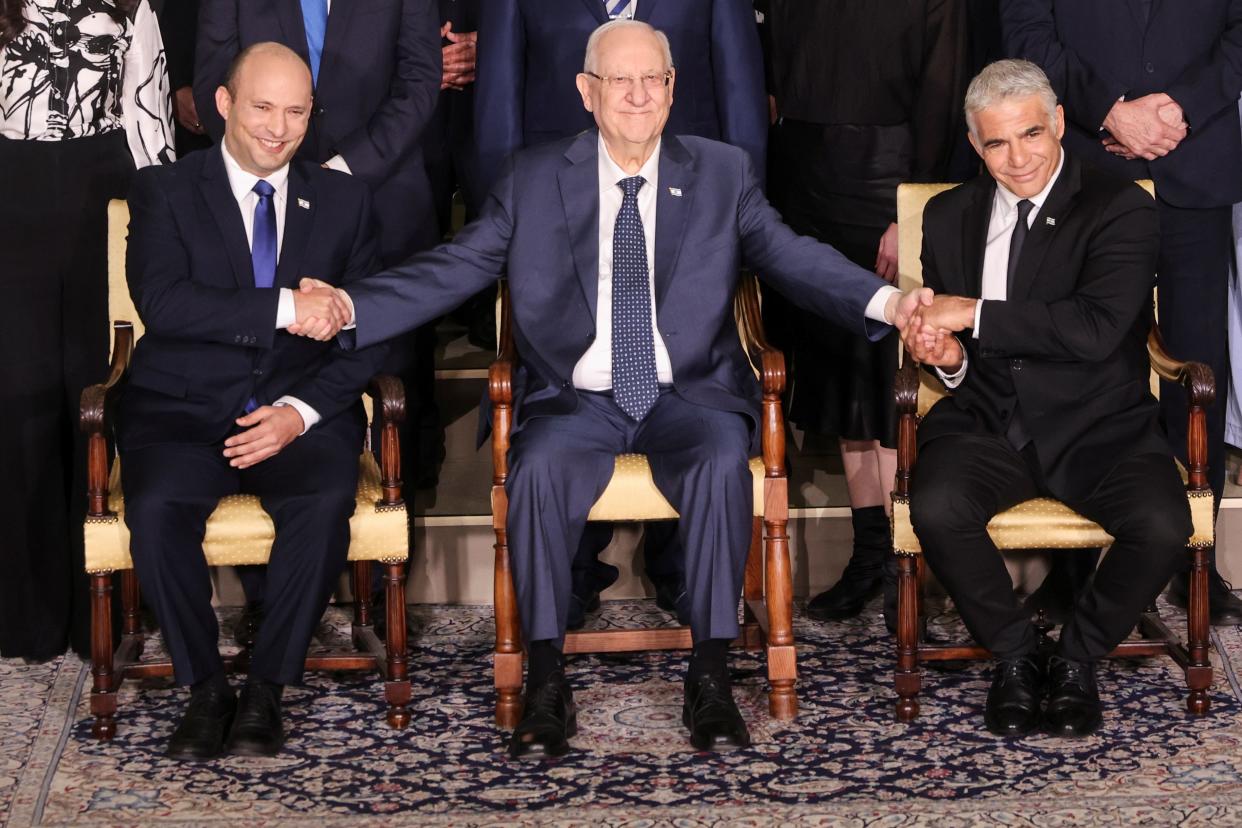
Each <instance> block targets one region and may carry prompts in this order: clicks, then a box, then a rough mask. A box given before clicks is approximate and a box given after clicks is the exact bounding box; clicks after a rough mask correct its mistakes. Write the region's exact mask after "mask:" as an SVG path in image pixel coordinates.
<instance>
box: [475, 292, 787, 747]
mask: <svg viewBox="0 0 1242 828" xmlns="http://www.w3.org/2000/svg"><path fill="white" fill-rule="evenodd" d="M499 305H500V309H499V313H498V316H497V319H498V322H499V325H500V337H499V339H498V344H499V352H500V353H499V355H498V356H497V358H496V361H495V362H493V363H492V366H491V369H490V371H489V372H488V384H489V394H490V397H491V402H492V464H493V468H494V469H495V471H494V475H493V478H492V526H493V528H494V529H495V531H496V574H495V590H496V598H495V607H496V610H495V611H496V651H495V681H496V723H497V724H499V725H500V726H501V727H506V728H512V727H514V726H516V725H517V723H518V720H519V718H520V717H521V712H522V698H521V692H522V658H523V651H522V641H521V627H520V624H519V620H518V610H517V598H516V595H515V593H514V587H513V575H512V572H511V570H510V568H509V546H508V539H507V533H506V529H505V524H506V516H507V514H508V498H507V496H506V493H505V479H506V478H507V476H508V468H509V465H508V462H509V461H508V456H509V435H510V429H511V427H512V425H513V374H514V370H515V369H516V367H517V362H518V355H517V351H516V349H515V348H514V344H513V332H512V329H511V324H512V323H511V319H510V307H509V302H508V293H507V287H506V286H505V285H504V284H503V283H502V285H501V288H500V300H499ZM733 306H734V313H735V315H736V317H737V325H738V335H739V337H740V338H741V340H742V345H743V347H744V348H745V349H746V353H747V355H748V356H749V358H750V361H751V366H752V367H754V368H755V373H756V375H757V376H758V377H759V378H760V380H761V382H762V384H763V419H762V425H761V428H762V435H761V438H762V449H763V454H762V457H756V458H752V459H751V461H750V468H751V473H752V475H753V476H754V504H755V505H754V510H753V511H754V529H753V532H752V534H751V547H750V553H749V556H748V558H747V561H746V577H745V582H744V586H743V599H744V602H745V607H744V620H743V625H742V635H741V637H740V638H739V639H738V641H737V642H735V643H740V644H742V645H743V646H745V647H746V648H747V649H757V648H758V647H759V646H761V644H766V649H767V658H768V682H769V684H770V685H771V690H770V691H769V694H768V707H769V710H770V712H771V714H772V716H774V717H775V718H777V719H792V718H794V717H795V716H796V715H797V711H798V700H797V695H796V693H795V691H794V684H795V682H796V680H797V665H796V654H795V651H794V639H793V625H792V612H793V580H792V574H791V571H790V567H789V536H788V535H787V534H786V531H785V527H786V524H787V522H788V515H789V498H788V480H787V478H786V473H785V418H784V413H783V412H782V409H781V395H782V394H783V393H784V391H785V357H784V355H783V354H782V353H781V352H780V351H778V350H776V349H775V348H773V347H771V346H770V345H768V344H767V341H766V339H765V338H764V334H763V326H762V322H761V317H760V313H759V286H758V282H757V281H756V280H755V278H754V277H753V276H750V275H747V276H744V277H743V279H742V282H741V284H740V286H739V288H738V292H737V295H736V296H735V297H734V303H733ZM676 517H677V512H676V511H675V510H674V509H673V507H672V506H671V505H670V504H669V502H668V501H667V500H665V498H664V496H663V495H662V494H661V493H660V491H659V489H657V488H656V486H655V483H654V481H653V480H652V478H651V470H650V467H649V466H648V465H647V459H646V457H644V456H643V455H640V454H622V455H619V456H618V457H617V463H616V468H615V470H614V471H613V476H612V480H611V481H609V483H608V487H607V488H606V489H605V491H604V493H603V494H602V495H600V498H599V500H597V501H596V502H595V505H594V507H592V509H591V513H590V516H589V517H588V520H596V521H649V520H669V519H673V518H676ZM761 538H762V546H761V543H760V541H761ZM690 646H691V639H690V628H689V627H681V626H679V627H662V628H644V629H621V630H582V631H578V632H572V631H571V632H570V633H569V634H568V635H567V636H566V638H565V652H566V653H588V652H597V653H598V652H614V653H615V652H632V651H637V650H673V649H689V648H690Z"/></svg>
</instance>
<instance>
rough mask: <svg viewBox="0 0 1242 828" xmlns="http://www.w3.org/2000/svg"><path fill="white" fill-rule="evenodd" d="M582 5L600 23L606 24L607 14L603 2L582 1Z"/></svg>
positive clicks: (595, 0)
mask: <svg viewBox="0 0 1242 828" xmlns="http://www.w3.org/2000/svg"><path fill="white" fill-rule="evenodd" d="M582 5H584V6H586V7H587V9H589V10H590V12H591V14H593V15H594V16H595V19H596V20H598V21H599V22H600V23H607V22H608V12H607V11H606V10H605V9H604V0H582Z"/></svg>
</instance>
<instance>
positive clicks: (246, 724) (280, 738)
mask: <svg viewBox="0 0 1242 828" xmlns="http://www.w3.org/2000/svg"><path fill="white" fill-rule="evenodd" d="M284 744H285V729H284V727H283V726H282V725H281V723H280V691H279V689H278V688H277V687H276V686H275V685H272V684H267V683H266V682H261V681H249V682H247V683H246V686H245V687H244V688H242V692H241V698H240V699H238V701H237V716H236V717H235V718H234V719H233V729H232V730H231V731H230V732H229V741H228V752H229V753H231V754H233V755H234V756H275V755H276V754H277V753H279V752H280V749H281V747H283V746H284Z"/></svg>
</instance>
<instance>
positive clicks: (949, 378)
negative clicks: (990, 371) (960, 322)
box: [936, 340, 970, 389]
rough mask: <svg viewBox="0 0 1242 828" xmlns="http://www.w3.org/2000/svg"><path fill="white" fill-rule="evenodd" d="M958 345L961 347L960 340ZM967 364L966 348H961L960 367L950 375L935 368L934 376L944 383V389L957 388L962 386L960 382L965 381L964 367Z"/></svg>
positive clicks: (968, 359) (968, 362) (968, 358)
mask: <svg viewBox="0 0 1242 828" xmlns="http://www.w3.org/2000/svg"><path fill="white" fill-rule="evenodd" d="M958 345H961V341H960V340H959V341H958ZM969 364H970V357H968V356H966V348H965V347H962V367H961V368H958V369H957V370H956V371H954V372H953V373H952V374H946V373H945V372H944V371H941V370H940V369H939V368H937V369H936V374H937V375H938V376H939V377H940V381H941V382H943V383H944V387H945V388H949V389H952V388H957V387H958V386H959V385H961V384H962V380H964V379H966V366H967V365H969Z"/></svg>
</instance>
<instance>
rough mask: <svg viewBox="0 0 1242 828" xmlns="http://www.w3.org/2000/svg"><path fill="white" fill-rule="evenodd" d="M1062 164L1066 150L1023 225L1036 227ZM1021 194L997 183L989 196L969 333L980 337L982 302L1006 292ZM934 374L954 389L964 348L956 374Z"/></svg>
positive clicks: (963, 370) (1035, 197)
mask: <svg viewBox="0 0 1242 828" xmlns="http://www.w3.org/2000/svg"><path fill="white" fill-rule="evenodd" d="M1064 166H1065V151H1064V150H1062V151H1061V157H1060V158H1059V159H1058V160H1057V168H1056V170H1055V171H1054V172H1053V173H1052V177H1051V178H1049V179H1048V183H1047V184H1045V185H1044V188H1043V189H1042V190H1040V191H1039V192H1038V193H1037V194H1035V195H1033V196H1031V197H1030V199H1028V200H1029V201H1030V202H1031V204H1032V205H1033V206H1032V207H1031V210H1030V212H1029V213H1027V215H1026V226H1027V229H1028V230H1029V229H1030V228H1031V227H1034V226H1035V220H1036V218H1037V217H1038V216H1039V213H1040V210H1041V209H1043V206H1044V202H1045V201H1047V200H1048V193H1050V192H1052V187H1053V185H1054V184H1056V183H1057V179H1058V178H1060V177H1061V168H1062V167H1064ZM1021 200H1022V196H1020V195H1015V194H1014V193H1012V192H1010V191H1009V190H1008V189H1007V188H1006V187H1005V185H1004V184H1001V183H1000V182H999V181H998V182H997V183H996V194H995V195H993V196H992V216H991V218H990V219H989V220H988V236H987V245H986V246H985V247H984V250H983V283H982V289H981V290H980V292H979V299H980V301H978V302H976V303H975V324H974V329H973V331H972V332H971V336H973V337H974V338H975V339H978V338H979V327H980V325H981V324H982V316H983V305H984V303H985V302H1004V301H1005V299H1006V298H1007V297H1008V294H1009V243H1010V241H1012V239H1013V230H1014V227H1016V226H1017V224H1018V202H1019V201H1021ZM936 373H938V374H940V378H941V379H942V380H944V384H945V385H946V386H948V387H949V388H956V387H957V386H959V385H961V384H962V380H963V379H964V378H965V377H966V349H965V348H964V347H963V348H962V367H961V368H959V369H957V371H956V372H955V373H952V374H946V373H945V372H943V371H941V370H940V369H939V368H937V369H936Z"/></svg>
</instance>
